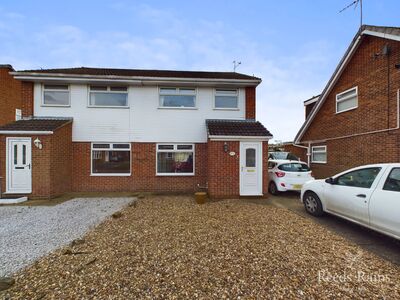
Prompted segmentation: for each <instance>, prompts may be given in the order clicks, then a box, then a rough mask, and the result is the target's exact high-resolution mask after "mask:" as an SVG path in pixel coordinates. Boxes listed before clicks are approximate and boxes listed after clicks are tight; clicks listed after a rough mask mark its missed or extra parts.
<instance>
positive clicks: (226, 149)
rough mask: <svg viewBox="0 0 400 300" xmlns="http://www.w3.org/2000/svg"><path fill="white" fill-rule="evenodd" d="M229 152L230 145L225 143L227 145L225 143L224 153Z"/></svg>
mask: <svg viewBox="0 0 400 300" xmlns="http://www.w3.org/2000/svg"><path fill="white" fill-rule="evenodd" d="M228 151H229V147H228V143H227V142H225V143H224V152H225V153H226V152H228Z"/></svg>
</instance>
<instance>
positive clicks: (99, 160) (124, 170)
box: [91, 143, 131, 176]
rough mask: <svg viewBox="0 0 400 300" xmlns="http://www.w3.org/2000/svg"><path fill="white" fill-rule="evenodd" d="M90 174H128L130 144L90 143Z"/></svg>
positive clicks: (129, 170)
mask: <svg viewBox="0 0 400 300" xmlns="http://www.w3.org/2000/svg"><path fill="white" fill-rule="evenodd" d="M91 171H92V175H97V176H106V175H111V176H129V175H130V174H131V144H129V143H123V144H122V143H92V170H91Z"/></svg>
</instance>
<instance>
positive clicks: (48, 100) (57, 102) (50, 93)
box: [42, 84, 70, 106]
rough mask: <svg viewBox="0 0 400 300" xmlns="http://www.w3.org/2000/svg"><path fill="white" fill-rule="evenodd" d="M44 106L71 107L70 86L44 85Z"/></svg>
mask: <svg viewBox="0 0 400 300" xmlns="http://www.w3.org/2000/svg"><path fill="white" fill-rule="evenodd" d="M42 99H43V101H42V106H70V93H69V85H67V84H44V85H43V95H42Z"/></svg>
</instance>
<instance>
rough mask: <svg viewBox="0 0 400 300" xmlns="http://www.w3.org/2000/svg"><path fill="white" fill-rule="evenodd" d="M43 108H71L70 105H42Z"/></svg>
mask: <svg viewBox="0 0 400 300" xmlns="http://www.w3.org/2000/svg"><path fill="white" fill-rule="evenodd" d="M40 106H42V107H71V105H70V104H68V105H61V104H41V105H40Z"/></svg>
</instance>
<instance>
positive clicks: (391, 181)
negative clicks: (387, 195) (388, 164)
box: [383, 168, 400, 192]
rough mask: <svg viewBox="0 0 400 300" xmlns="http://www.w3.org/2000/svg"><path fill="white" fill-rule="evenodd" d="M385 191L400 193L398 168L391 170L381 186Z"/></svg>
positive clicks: (399, 170)
mask: <svg viewBox="0 0 400 300" xmlns="http://www.w3.org/2000/svg"><path fill="white" fill-rule="evenodd" d="M383 189H384V190H385V191H393V192H400V168H393V169H392V171H391V172H390V174H389V176H388V178H387V179H386V182H385V184H384V186H383Z"/></svg>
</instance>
